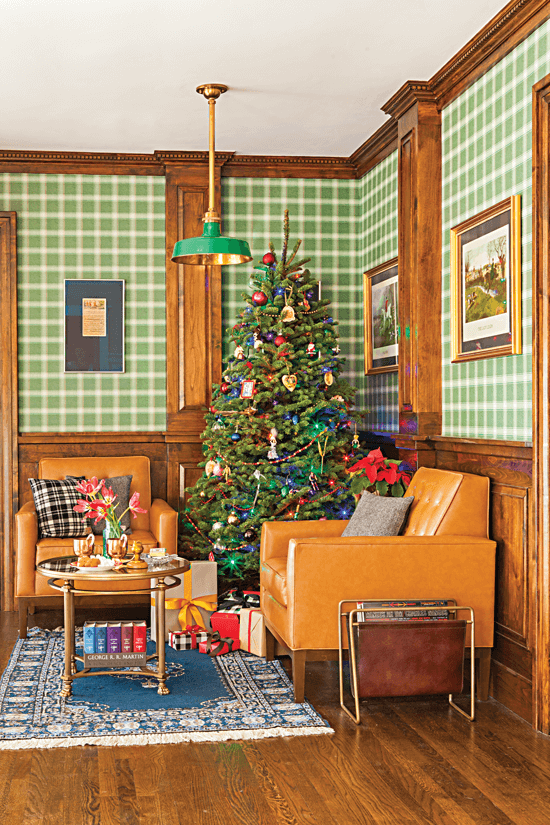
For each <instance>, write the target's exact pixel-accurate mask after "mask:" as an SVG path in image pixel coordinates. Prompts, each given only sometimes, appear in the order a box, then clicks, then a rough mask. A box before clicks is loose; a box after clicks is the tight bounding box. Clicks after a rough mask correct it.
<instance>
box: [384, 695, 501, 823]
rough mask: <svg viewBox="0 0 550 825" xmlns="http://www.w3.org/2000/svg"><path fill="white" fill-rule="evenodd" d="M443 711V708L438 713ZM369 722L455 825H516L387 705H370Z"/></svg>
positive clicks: (404, 767)
mask: <svg viewBox="0 0 550 825" xmlns="http://www.w3.org/2000/svg"><path fill="white" fill-rule="evenodd" d="M421 704H422V703H419V705H421ZM436 712H437V711H436ZM445 712H447V711H446V709H445V708H444V707H442V710H441V713H445ZM369 720H371V723H375V724H376V736H377V737H378V738H379V739H380V741H382V743H383V746H384V748H385V749H387V750H389V751H390V752H391V754H392V756H393V757H394V758H396V759H397V760H398V761H400V762H401V763H402V768H403V770H404V771H406V772H407V774H408V776H411V777H413V778H414V780H415V781H416V782H418V783H419V785H420V786H421V787H429V788H430V790H431V794H432V796H433V797H434V799H436V800H437V801H438V802H439V803H440V804H442V807H443V808H444V810H446V811H447V812H448V813H449V815H451V816H452V817H454V818H455V819H456V821H457V825H463V823H465V824H466V823H467V824H468V825H470V823H474V825H515V824H514V823H513V821H512V820H510V819H509V817H507V816H506V814H504V812H503V811H501V810H500V809H499V808H498V807H497V806H496V805H495V804H494V803H493V802H492V800H491V799H489V798H487V797H485V796H484V795H483V794H482V793H481V791H480V790H479V789H478V788H477V787H476V786H475V785H473V784H472V783H471V782H469V781H468V780H467V778H466V777H465V776H464V775H463V774H462V772H461V771H460V770H459V769H457V768H456V767H455V766H454V765H452V764H450V763H449V762H448V761H447V760H445V759H444V758H442V757H441V756H440V755H439V754H438V753H437V752H436V751H435V750H434V749H433V748H432V747H431V746H430V745H429V743H428V742H427V741H426V740H425V739H423V738H422V737H421V736H420V735H419V734H417V732H416V731H414V730H413V729H412V728H411V727H410V726H409V725H407V724H406V723H405V722H403V720H401V719H400V718H399V716H398V715H397V713H396V711H395V709H394V707H393V706H392V705H391V704H390V703H382V702H380V703H376V704H374V703H373V704H372V706H371V708H370V709H369Z"/></svg>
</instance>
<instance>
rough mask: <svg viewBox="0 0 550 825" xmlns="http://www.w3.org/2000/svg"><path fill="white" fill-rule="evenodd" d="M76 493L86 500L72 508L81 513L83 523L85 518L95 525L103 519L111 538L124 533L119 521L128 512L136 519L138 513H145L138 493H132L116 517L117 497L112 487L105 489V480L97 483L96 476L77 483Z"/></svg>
mask: <svg viewBox="0 0 550 825" xmlns="http://www.w3.org/2000/svg"><path fill="white" fill-rule="evenodd" d="M76 489H77V492H79V493H81V495H83V496H86V498H81V499H79V500H78V502H77V504H76V505H75V506H74V507H73V510H75V511H76V512H77V513H82V515H83V521H85V520H86V519H87V518H90V519H94V521H95V523H96V524H97V522H98V521H101V519H105V522H106V524H108V525H109V535H110V536H111V538H120V537H121V536H122V534H123V532H124V528H123V527H122V524H121V521H122V518H123V517H124V516H125V515H126V513H127V512H128V510H129V511H130V512H131V514H132V516H133V518H136V516H137V514H138V513H146V512H147V510H144V509H143V508H142V507H140V506H139V493H134V494H133V495H132V497H131V499H130V501H129V502H128V507H127V508H126V510H124V512H123V513H121V514H120V515H117V512H116V508H117V507H118V505H119V502H117V501H116V499H117V498H118V496H117V495H116V493H115V492H114V491H113V488H112V487H107V486H106V484H105V479H104V478H102V479H101V481H98V480H97V478H96V476H94V477H93V478H90V479H84V480H83V481H79V482H78V484H77V485H76Z"/></svg>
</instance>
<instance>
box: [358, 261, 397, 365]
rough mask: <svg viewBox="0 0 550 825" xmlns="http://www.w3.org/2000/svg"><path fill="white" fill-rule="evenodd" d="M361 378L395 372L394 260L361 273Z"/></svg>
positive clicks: (395, 263)
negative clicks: (363, 365)
mask: <svg viewBox="0 0 550 825" xmlns="http://www.w3.org/2000/svg"><path fill="white" fill-rule="evenodd" d="M363 296H364V308H365V375H375V374H376V373H379V372H395V371H396V370H397V350H398V342H397V324H398V320H397V317H398V316H397V301H398V281H397V258H392V259H391V261H386V263H384V264H381V265H380V266H377V267H375V268H374V269H369V271H368V272H365V273H364V274H363Z"/></svg>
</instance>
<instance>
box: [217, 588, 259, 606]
mask: <svg viewBox="0 0 550 825" xmlns="http://www.w3.org/2000/svg"><path fill="white" fill-rule="evenodd" d="M218 602H219V604H218V608H219V610H226V609H227V608H230V607H239V606H240V607H256V608H259V607H260V593H259V591H257V590H227V591H226V592H225V593H222V595H221V596H220V598H219V600H218Z"/></svg>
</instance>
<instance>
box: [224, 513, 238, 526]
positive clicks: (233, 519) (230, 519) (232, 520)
mask: <svg viewBox="0 0 550 825" xmlns="http://www.w3.org/2000/svg"><path fill="white" fill-rule="evenodd" d="M227 523H228V524H238V523H239V517H238V515H237V513H229V515H228V516H227Z"/></svg>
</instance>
